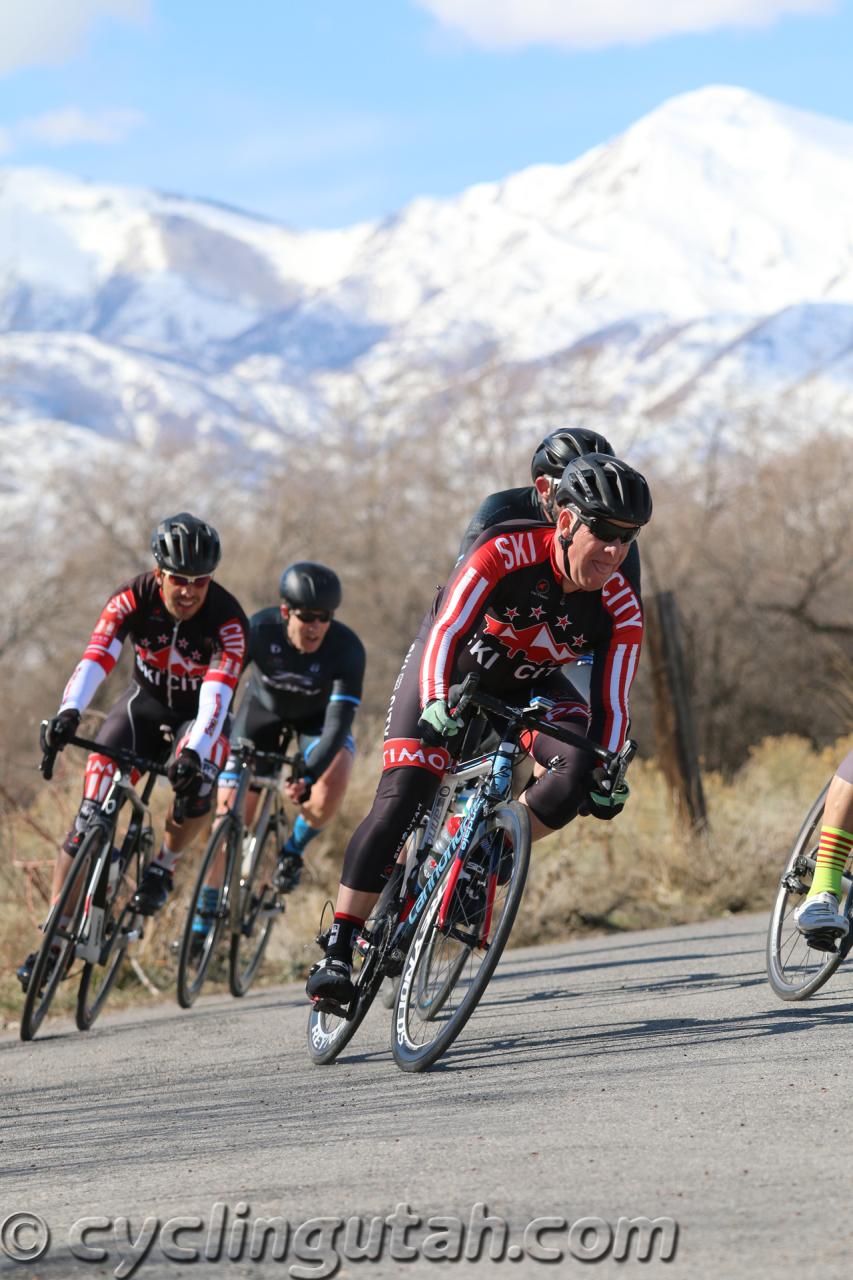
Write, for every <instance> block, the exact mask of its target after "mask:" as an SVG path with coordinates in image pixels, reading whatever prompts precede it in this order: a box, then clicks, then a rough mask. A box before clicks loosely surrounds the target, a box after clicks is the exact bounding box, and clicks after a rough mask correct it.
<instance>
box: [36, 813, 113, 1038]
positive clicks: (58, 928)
mask: <svg viewBox="0 0 853 1280" xmlns="http://www.w3.org/2000/svg"><path fill="white" fill-rule="evenodd" d="M103 838H104V834H103V832H102V831H100V830H96V829H93V830H91V831H88V832H87V833H86V835H85V836H84V838H83V840H82V842H81V845H80V848H79V849H78V851H77V854H76V856H75V858H74V861H73V862H72V864H71V869H70V870H69V872H68V877H67V879H66V881H65V884H64V885H63V886H62V891H61V893H60V895H59V897H58V898H57V900H56V902H55V903H54V905H53V907H52V908H51V911H50V915H49V916H48V918H47V923H46V924H45V927H44V940H43V942H42V944H41V949H40V950H39V953H38V957H37V959H36V963H35V967H34V968H33V972H32V974H31V976H30V981H29V984H28V986H27V995H26V999H25V1001H24V1011H23V1013H22V1014H21V1039H22V1040H32V1038H33V1036H34V1035H35V1034H36V1032H37V1031H38V1029H39V1027H40V1026H41V1024H42V1022H43V1021H44V1019H45V1017H46V1015H47V1011H48V1009H49V1008H50V1005H51V1002H52V1000H53V997H54V996H55V995H56V992H57V989H58V987H59V984H60V982H61V981H62V980H63V978H64V977H66V975H67V974H68V971H69V969H70V968H71V964H72V962H73V960H74V949H75V947H76V945H77V941H78V938H79V934H80V922H81V920H82V918H83V912H84V911H85V909H86V893H85V889H86V880H87V878H88V876H89V872H90V870H91V868H92V865H93V862H94V859H95V856H96V854H97V851H98V848H99V846H100V842H101V841H102V840H103ZM65 917H67V919H66V923H65V924H60V921H61V920H62V919H63V918H65Z"/></svg>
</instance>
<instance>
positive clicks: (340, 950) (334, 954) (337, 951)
mask: <svg viewBox="0 0 853 1280" xmlns="http://www.w3.org/2000/svg"><path fill="white" fill-rule="evenodd" d="M363 924H364V919H363V917H361V916H348V915H345V914H344V913H343V912H337V911H336V912H335V918H334V920H333V922H332V927H331V929H330V930H329V941H328V942H327V943H326V955H327V956H330V957H331V958H332V959H333V960H346V962H347V964H349V962H350V961H351V960H352V948H353V942H354V939H355V935H356V934H357V933H358V931H359V929H360V928H361V926H362V925H363Z"/></svg>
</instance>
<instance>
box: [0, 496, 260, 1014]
mask: <svg viewBox="0 0 853 1280" xmlns="http://www.w3.org/2000/svg"><path fill="white" fill-rule="evenodd" d="M151 550H152V554H153V556H154V562H155V567H154V570H153V571H152V572H149V573H143V574H140V575H139V576H138V577H136V578H132V579H131V580H130V581H129V582H126V583H124V584H123V585H122V586H120V587H119V588H118V589H117V590H116V591H114V592H113V594H112V595H111V596H110V598H109V600H108V601H107V603H106V605H105V606H104V608H103V610H102V612H101V615H100V617H99V619H98V622H97V624H96V626H95V629H94V631H93V632H92V635H91V637H90V639H89V643H88V645H87V646H86V649H85V651H84V653H83V657H82V659H81V661H80V662H79V663H78V665H77V667H76V668H75V670H74V672H73V674H72V676H71V679H70V680H69V681H68V684H67V685H66V687H65V692H64V693H63V695H62V702H61V704H60V707H59V710H58V712H57V713H56V715H55V716H54V717H53V718H52V719H51V720H50V721H49V722H48V726H47V731H46V734H45V739H46V742H47V745H48V746H49V747H56V748H60V749H61V748H62V746H63V745H64V744H65V743H66V742H67V741H68V739H69V738H71V737H73V736H74V734H75V733H76V731H77V727H78V725H79V723H80V718H81V715H82V713H83V712H84V711H85V709H86V707H87V706H88V705H89V703H90V702H91V700H92V698H93V696H94V694H95V691H96V689H97V688H98V686H99V685H100V684H101V682H102V681H103V680H104V679H105V678H106V677H107V676H108V675H109V674H110V672H111V671H112V670H113V668H114V667H115V665H116V663H117V661H118V658H119V655H120V653H121V650H122V646H123V644H124V641H125V640H126V639H127V638H130V640H131V642H132V644H133V649H134V670H133V680H132V683H131V685H130V687H129V688H128V689H127V690H125V692H124V693H123V694H122V696H121V697H120V698H119V700H118V702H116V703H115V704H114V705H113V707H112V708H111V710H110V711H109V712H108V714H107V717H106V719H105V720H104V722H103V724H102V725H101V727H100V729H99V731H98V733H97V735H96V738H95V741H96V742H100V743H103V744H104V745H105V746H110V747H129V748H132V749H133V750H134V751H136V752H138V753H139V754H140V755H142V756H145V757H148V758H149V759H159V760H164V759H166V758H167V757H168V755H169V751H170V742H169V741H168V740H167V739H165V738H164V736H163V732H162V729H163V728H167V729H170V730H173V731H174V732H175V733H176V734H178V735H179V737H178V742H177V745H176V747H175V759H174V761H173V763H172V765H171V767H170V769H169V773H168V776H169V780H170V782H171V783H172V787H173V788H174V791H175V794H176V795H178V796H180V797H181V798H182V801H183V812H184V817H183V820H182V821H181V823H180V824H179V823H176V822H175V820H174V816H173V809H172V808H171V807H170V809H169V812H168V814H167V817H166V831H165V835H164V838H163V844H162V847H161V849H160V852H159V853H158V855H157V857H156V858H155V859H154V860H153V862H152V863H151V865H150V866H149V867H148V869H147V871H146V873H145V875H144V876H143V878H142V881H141V882H140V884H139V887H138V889H137V894H136V904H137V907H138V909H139V911H140V912H142V913H143V914H151V913H153V912H154V911H157V910H159V908H160V907H161V906H162V905H163V904H164V902H165V901H166V898H167V896H168V894H169V892H170V891H171V889H172V870H173V867H174V865H175V862H176V860H177V858H178V855H179V854H180V853H181V852H182V851H183V850H184V849H185V848H186V847H187V846H188V845H189V844H190V843H191V842H192V840H193V839H194V838H195V836H196V835H197V834H198V832H199V831H200V830H201V828H202V827H203V826H204V825H205V821H206V815H207V814H208V813H209V811H210V807H211V801H212V796H213V787H214V784H215V781H216V776H217V773H218V772H219V769H220V768H221V767H222V765H223V763H224V762H225V758H226V756H227V753H228V739H227V733H228V726H229V722H230V716H229V708H230V703H231V697H232V694H233V692H234V690H235V688H236V687H237V682H238V680H239V678H240V672H241V671H242V669H243V663H244V661H245V656H246V643H247V636H248V621H247V619H246V615H245V614H244V612H243V610H242V609H241V607H240V605H239V604H238V602H237V601H236V600H235V598H234V596H232V595H231V593H230V592H228V591H226V590H225V588H224V587H221V586H220V585H219V584H218V583H217V582H214V581H213V572H214V570H215V569H216V566H217V564H218V563H219V558H220V543H219V535H218V534H217V532H216V530H215V529H213V528H212V527H211V526H210V525H208V524H206V523H205V522H204V521H203V520H199V519H198V518H197V517H196V516H193V515H190V513H189V512H186V511H182V512H180V513H179V514H178V515H176V516H172V517H170V518H169V519H167V520H164V521H163V522H162V523H161V524H159V525H158V526H157V528H156V529H155V530H154V533H153V535H152V538H151ZM182 727H183V729H182ZM116 769H117V765H116V764H115V761H114V760H112V759H111V757H109V756H106V755H98V754H97V753H94V752H93V753H92V754H91V755H90V756H89V757H88V759H87V762H86V775H85V782H84V788H83V801H82V803H81V805H80V809H79V812H78V814H77V818H76V819H75V822H74V825H73V826H72V828H71V830H70V831H69V833H68V835H67V837H66V839H65V841H64V843H63V845H62V847H61V849H60V850H59V853H58V855H57V861H56V866H55V868H54V874H53V887H52V900H53V901H55V900H56V898H57V897H58V895H59V892H60V890H61V888H62V886H63V884H64V883H65V880H66V878H67V875H68V872H69V870H70V867H71V863H72V860H73V857H74V855H75V853H76V852H77V849H78V847H79V844H80V841H81V839H82V837H83V833H84V831H85V827H86V822H87V819H88V817H89V815H90V814H91V812H92V810H93V808H94V806H95V805H96V804H97V803H98V802H99V801H100V800H102V799H103V797H104V796H105V794H106V792H107V790H108V789H109V786H110V783H111V780H112V777H113V775H114V774H115V771H116ZM135 780H136V779H135V778H134V781H135ZM34 962H35V953H34V954H33V955H31V956H28V957H27V959H26V960H25V961H24V963H23V964H22V965H21V966H20V968H19V969H18V977H19V979H20V981H21V984H22V986H23V987H24V990H26V988H27V985H28V983H29V979H30V974H31V973H32V968H33V964H34Z"/></svg>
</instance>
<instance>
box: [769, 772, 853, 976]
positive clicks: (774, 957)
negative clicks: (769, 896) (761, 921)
mask: <svg viewBox="0 0 853 1280" xmlns="http://www.w3.org/2000/svg"><path fill="white" fill-rule="evenodd" d="M828 790H829V783H827V784H826V786H825V787H824V789H823V791H821V793H820V795H819V796H818V798H817V799H816V800H815V802H814V804H813V805H812V807H811V808H810V809H809V811H808V813H807V814H806V817H805V821H804V822H803V825H802V827H801V828H800V833H799V835H798V836H797V838H796V840H795V841H794V847H793V849H792V850H791V853H790V855H789V856H788V860H787V862H786V863H785V867H784V869H783V871H782V875H781V878H780V880H779V888H778V890H777V892H776V899H775V901H774V903H773V910H772V912H771V914H770V926H769V928H768V931H767V977H768V980H769V982H770V986H771V987H772V988H773V990H774V992H775V993H776V995H777V996H779V998H780V1000H806V999H808V997H809V996H811V995H814V993H815V992H816V991H817V990H818V989H819V988H820V987H822V986H823V984H824V983H825V982H826V981H827V980H828V979H829V978H831V977H832V975H833V974H834V973H835V970H836V969H837V968H838V966H839V965H840V964H841V962H842V960H844V959H845V957H846V956H847V953H848V952H849V950H850V948H851V946H853V869H851V859H850V858H848V860H847V865H846V866H845V868H844V874H843V876H842V881H841V895H842V907H841V910H842V913H843V914H844V915H846V916H847V917H848V919H849V920H850V921H851V928H850V929H849V930H848V932H847V936H846V938H842V939H841V941H840V942H838V941H837V940H829V939H815V937H814V935H812V937H811V939H810V938H808V937H806V936H805V935H804V934H802V933H800V931H799V929H798V928H797V926H796V924H795V922H794V911H795V910H796V908H797V907H798V906H799V905H800V903H801V902H802V901H803V899H804V897H805V895H806V894H807V893H808V891H809V888H810V887H811V883H812V878H813V876H814V869H815V861H816V858H817V850H818V843H819V841H820V829H821V826H822V825H823V810H824V805H825V804H826V794H827V792H828ZM816 943H817V945H815V944H816Z"/></svg>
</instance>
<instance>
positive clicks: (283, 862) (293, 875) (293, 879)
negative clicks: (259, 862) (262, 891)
mask: <svg viewBox="0 0 853 1280" xmlns="http://www.w3.org/2000/svg"><path fill="white" fill-rule="evenodd" d="M302 870H303V862H302V859H301V858H300V857H299V856H298V855H297V854H295V853H283V854H281V855H280V857H279V860H278V866H277V867H276V869H275V875H274V876H273V878H272V880H273V884H274V885H275V887H276V889H280V890H281V892H282V893H292V892H293V890H294V889H295V888H296V887H297V886H298V884H299V881H300V880H301V879H302Z"/></svg>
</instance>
